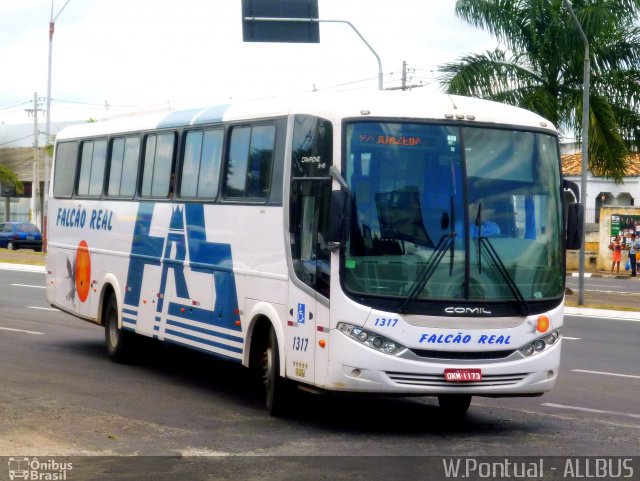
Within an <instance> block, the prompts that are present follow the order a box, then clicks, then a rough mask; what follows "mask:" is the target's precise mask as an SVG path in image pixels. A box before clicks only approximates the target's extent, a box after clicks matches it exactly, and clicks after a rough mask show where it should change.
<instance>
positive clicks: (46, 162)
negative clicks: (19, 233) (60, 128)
mask: <svg viewBox="0 0 640 481" xmlns="http://www.w3.org/2000/svg"><path fill="white" fill-rule="evenodd" d="M53 1H54V0H51V17H50V20H49V69H48V72H47V121H46V129H45V142H46V145H49V143H50V138H51V61H52V56H53V32H54V30H55V25H56V20H57V18H58V17H59V16H60V14H61V13H62V11H63V10H64V9H65V7H66V6H67V5H68V3H69V2H70V1H71V0H67V1H66V2H65V4H64V5H63V6H62V8H61V9H60V11H59V12H58V13H57V14H56V16H55V17H54V16H53ZM50 162H51V159H50V157H49V153H48V152H45V154H44V195H43V199H44V202H43V205H44V207H43V209H42V210H43V213H44V216H43V217H44V221H43V226H42V231H43V233H44V240H45V242H43V249H45V250H46V248H47V242H46V240H47V210H48V208H49V163H50Z"/></svg>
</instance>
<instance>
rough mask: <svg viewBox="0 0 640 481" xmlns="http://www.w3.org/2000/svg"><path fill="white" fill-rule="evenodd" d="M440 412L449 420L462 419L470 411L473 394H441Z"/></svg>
mask: <svg viewBox="0 0 640 481" xmlns="http://www.w3.org/2000/svg"><path fill="white" fill-rule="evenodd" d="M438 404H439V405H440V410H441V411H442V412H443V413H444V415H445V416H447V417H449V418H461V417H462V416H464V415H465V414H466V413H467V411H468V410H469V405H470V404H471V394H439V395H438Z"/></svg>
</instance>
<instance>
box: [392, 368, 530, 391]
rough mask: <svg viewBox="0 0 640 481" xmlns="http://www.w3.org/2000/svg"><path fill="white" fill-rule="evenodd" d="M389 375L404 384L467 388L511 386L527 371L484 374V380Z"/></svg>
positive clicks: (412, 374) (524, 375) (402, 374)
mask: <svg viewBox="0 0 640 481" xmlns="http://www.w3.org/2000/svg"><path fill="white" fill-rule="evenodd" d="M386 374H387V376H389V378H390V379H391V380H392V381H393V382H395V383H397V384H402V385H404V386H432V387H444V386H446V387H452V388H465V387H474V386H483V387H486V386H511V385H513V384H517V383H519V382H520V381H522V380H523V379H524V378H525V377H526V376H527V373H517V374H483V375H482V381H479V382H448V381H445V379H444V374H416V373H410V372H392V371H391V372H390V371H387V373H386Z"/></svg>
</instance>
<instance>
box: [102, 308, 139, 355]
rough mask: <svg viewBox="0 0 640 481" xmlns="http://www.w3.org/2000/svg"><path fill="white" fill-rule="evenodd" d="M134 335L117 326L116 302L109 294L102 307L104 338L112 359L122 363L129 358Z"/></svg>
mask: <svg viewBox="0 0 640 481" xmlns="http://www.w3.org/2000/svg"><path fill="white" fill-rule="evenodd" d="M134 335H135V334H133V333H131V332H127V331H124V330H122V329H120V328H119V327H118V303H117V302H116V298H115V296H113V295H111V296H109V299H108V300H107V303H106V305H105V308H104V338H105V342H106V344H107V353H108V354H109V357H110V358H111V360H112V361H114V362H118V363H124V362H127V361H129V360H130V359H131V357H132V351H133V344H134V342H133V341H134V339H133V336H134Z"/></svg>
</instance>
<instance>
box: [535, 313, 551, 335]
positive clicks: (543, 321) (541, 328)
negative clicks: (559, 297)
mask: <svg viewBox="0 0 640 481" xmlns="http://www.w3.org/2000/svg"><path fill="white" fill-rule="evenodd" d="M550 325H551V321H549V317H548V316H545V315H542V316H539V317H538V322H537V323H536V331H538V332H547V331H548V330H549V326H550Z"/></svg>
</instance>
